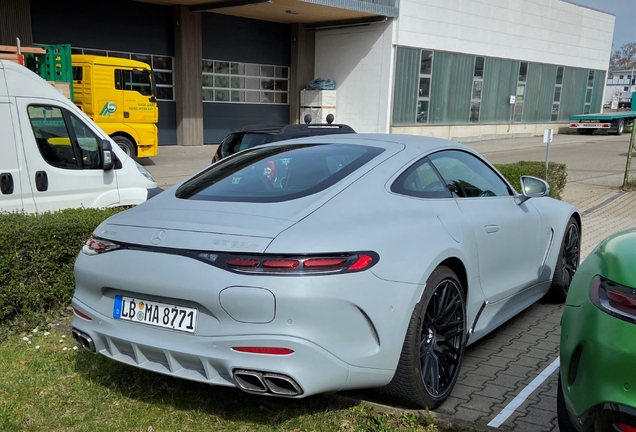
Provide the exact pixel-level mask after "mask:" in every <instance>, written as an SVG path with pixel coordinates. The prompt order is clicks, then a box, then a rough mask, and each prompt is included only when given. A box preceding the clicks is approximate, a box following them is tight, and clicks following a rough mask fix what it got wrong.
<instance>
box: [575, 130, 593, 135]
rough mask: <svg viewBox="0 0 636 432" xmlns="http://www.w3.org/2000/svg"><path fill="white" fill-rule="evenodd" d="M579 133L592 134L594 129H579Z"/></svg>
mask: <svg viewBox="0 0 636 432" xmlns="http://www.w3.org/2000/svg"><path fill="white" fill-rule="evenodd" d="M577 132H578V133H579V135H592V134H593V133H594V129H577Z"/></svg>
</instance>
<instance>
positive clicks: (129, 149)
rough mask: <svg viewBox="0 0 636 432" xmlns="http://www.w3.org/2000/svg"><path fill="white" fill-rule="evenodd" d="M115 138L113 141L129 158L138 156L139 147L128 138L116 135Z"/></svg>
mask: <svg viewBox="0 0 636 432" xmlns="http://www.w3.org/2000/svg"><path fill="white" fill-rule="evenodd" d="M112 138H113V141H115V143H116V144H117V145H118V146H119V148H121V149H122V150H123V151H124V152H125V153H126V154H127V155H128V156H130V157H135V156H137V146H135V144H134V143H133V142H132V141H131V140H129V139H128V138H126V137H123V136H120V135H116V136H114V137H112Z"/></svg>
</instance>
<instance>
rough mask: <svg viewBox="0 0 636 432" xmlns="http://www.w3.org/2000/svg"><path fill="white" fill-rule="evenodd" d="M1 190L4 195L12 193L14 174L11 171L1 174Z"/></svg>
mask: <svg viewBox="0 0 636 432" xmlns="http://www.w3.org/2000/svg"><path fill="white" fill-rule="evenodd" d="M0 192H2V195H11V194H12V193H13V176H12V175H11V173H2V174H0Z"/></svg>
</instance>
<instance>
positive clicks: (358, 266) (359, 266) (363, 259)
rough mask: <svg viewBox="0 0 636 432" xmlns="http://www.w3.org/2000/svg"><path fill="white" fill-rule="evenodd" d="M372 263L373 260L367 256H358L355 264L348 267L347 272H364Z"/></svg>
mask: <svg viewBox="0 0 636 432" xmlns="http://www.w3.org/2000/svg"><path fill="white" fill-rule="evenodd" d="M372 262H373V258H372V257H370V256H369V255H359V256H358V260H357V261H356V262H355V263H353V265H352V266H351V267H349V270H351V271H359V270H364V269H365V268H367V267H368V266H369V264H371V263H372Z"/></svg>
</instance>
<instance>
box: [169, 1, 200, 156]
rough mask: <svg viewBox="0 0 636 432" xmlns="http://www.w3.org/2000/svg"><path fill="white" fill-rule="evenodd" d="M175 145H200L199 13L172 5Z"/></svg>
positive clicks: (185, 7)
mask: <svg viewBox="0 0 636 432" xmlns="http://www.w3.org/2000/svg"><path fill="white" fill-rule="evenodd" d="M174 25H175V28H174V36H175V37H174V45H175V47H174V48H175V59H174V60H175V89H174V90H175V99H176V104H177V144H179V145H183V146H195V145H203V96H202V90H201V86H202V82H201V81H202V79H203V75H202V72H201V66H202V57H203V53H202V45H203V44H202V40H201V13H198V12H190V9H189V7H188V6H175V7H174Z"/></svg>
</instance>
